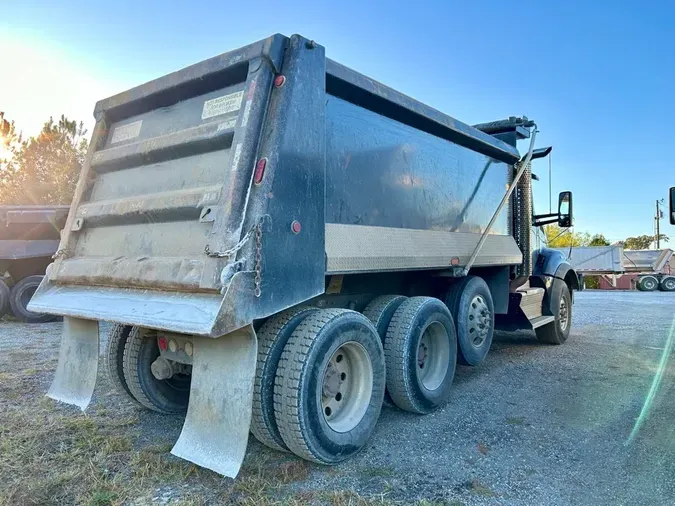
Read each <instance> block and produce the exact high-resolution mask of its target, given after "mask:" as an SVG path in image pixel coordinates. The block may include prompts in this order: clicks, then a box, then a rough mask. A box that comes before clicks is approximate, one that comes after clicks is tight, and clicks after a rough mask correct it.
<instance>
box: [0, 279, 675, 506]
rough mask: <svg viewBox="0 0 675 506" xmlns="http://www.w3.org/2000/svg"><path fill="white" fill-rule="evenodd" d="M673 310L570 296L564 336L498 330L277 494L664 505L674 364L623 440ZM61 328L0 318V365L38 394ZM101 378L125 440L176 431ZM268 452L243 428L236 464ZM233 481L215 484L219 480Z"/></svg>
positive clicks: (672, 462) (153, 496)
mask: <svg viewBox="0 0 675 506" xmlns="http://www.w3.org/2000/svg"><path fill="white" fill-rule="evenodd" d="M674 314H675V293H660V292H656V293H641V292H599V291H585V292H581V293H579V294H577V297H576V301H575V305H574V317H573V318H574V324H573V328H572V334H571V336H570V338H569V340H568V342H567V343H566V344H565V345H563V346H544V345H540V344H538V343H537V342H536V341H535V340H534V338H533V334H532V333H527V332H522V333H498V334H497V335H496V337H495V342H494V344H493V348H492V351H491V354H490V356H489V357H488V359H487V362H485V363H484V364H483V365H481V366H480V367H477V368H467V367H459V368H458V372H457V376H456V378H455V383H454V386H455V388H454V393H453V396H452V399H451V402H450V403H449V404H448V405H447V406H446V407H445V408H443V409H441V410H439V411H437V412H435V413H433V414H430V415H427V416H416V415H412V414H409V413H403V412H401V411H399V410H396V409H393V408H384V409H383V412H382V416H381V418H380V421H379V424H378V426H377V429H376V431H375V435H374V437H373V439H372V441H371V443H370V444H369V445H368V447H367V448H366V449H365V450H364V451H363V452H361V453H360V454H359V455H357V456H356V457H355V458H353V459H351V460H350V461H348V462H346V463H344V464H341V465H339V466H336V467H335V468H324V467H320V466H314V465H309V466H308V467H307V469H308V471H307V472H306V473H304V474H302V476H300V477H299V478H298V479H297V480H292V482H290V483H289V480H287V481H285V482H284V483H285V490H286V491H287V493H292V494H300V495H298V497H305V498H309V499H310V501H309V502H311V498H313V497H319V496H316V495H313V494H315V493H318V492H320V491H326V490H352V491H354V496H353V498H354V501H352V502H344V503H338V502H332V503H331V502H330V501H329V503H330V504H362V503H359V502H358V501H359V500H361V499H360V498H370V500H373V501H374V499H373V498H377V497H384V498H386V500H387V501H399V502H400V503H405V504H407V503H415V502H416V501H417V502H418V504H422V503H420V502H419V501H421V500H426V501H428V502H426V503H424V504H456V505H459V504H466V505H473V504H477V505H478V504H480V505H482V504H513V505H532V504H575V505H577V504H612V505H615V504H664V505H666V504H675V459H674V458H673V450H674V449H675V431H674V430H673V428H672V422H671V421H672V420H674V419H675V399H674V397H672V394H673V393H674V392H675V381H674V380H675V365H673V364H672V363H671V364H667V365H666V366H665V368H664V369H663V372H664V375H663V380H662V382H661V385H660V388H659V390H658V391H657V392H656V395H655V396H654V397H653V402H652V403H651V405H650V409H649V410H648V416H646V418H645V419H644V423H643V424H642V425H641V427H640V430H639V431H638V432H637V435H636V437H635V438H634V439H633V440H629V436H630V434H631V431H632V430H633V428H634V426H635V424H636V421H637V419H638V416H639V415H640V412H641V409H642V408H643V404H644V403H645V400H646V398H647V394H648V392H649V390H650V386H651V385H652V381H653V379H654V376H655V374H656V373H657V371H658V370H659V363H660V360H661V355H662V354H663V349H664V346H665V344H666V340H667V338H668V335H669V331H670V326H671V321H672V319H673V316H674ZM107 328H108V327H107V326H102V336H103V337H104V336H105V333H106V331H107ZM60 329H61V324H60V323H51V324H43V325H32V326H31V325H23V324H19V323H15V322H2V323H1V324H0V374H5V375H9V374H23V375H24V376H26V377H27V378H28V377H30V378H31V381H33V383H34V386H35V389H36V391H40V392H43V391H46V389H47V388H48V386H49V381H50V379H51V371H52V370H53V369H54V368H55V359H56V356H57V352H58V339H59V335H60ZM101 376H104V374H101ZM101 379H102V381H101V382H100V383H99V387H98V390H97V394H96V397H95V400H94V403H93V406H92V407H91V408H90V409H91V410H94V411H95V412H96V411H98V412H102V411H105V412H112V413H116V414H118V413H120V412H122V413H124V414H125V415H126V414H128V413H133V414H134V416H135V417H136V420H137V424H134V429H133V430H134V434H135V440H134V441H135V443H134V444H135V445H136V447H140V448H142V447H143V445H147V444H156V443H157V442H165V443H166V442H172V441H174V440H175V439H176V438H177V437H178V434H179V432H180V428H181V424H182V420H181V418H180V417H165V416H160V415H157V414H155V413H151V412H149V411H144V410H141V409H139V408H137V407H135V406H134V405H132V404H131V403H129V402H127V401H126V399H124V398H123V397H122V396H119V395H118V394H116V393H115V392H112V391H111V388H110V383H109V382H107V381H106V380H105V378H101ZM8 395H9V394H6V393H5V392H4V391H3V390H2V389H0V403H3V402H5V403H8V402H9V403H11V402H19V403H20V402H21V399H18V400H16V401H14V400H12V399H10V398H9V397H8ZM3 396H5V398H4V399H3V398H2V397H3ZM26 408H27V409H29V406H26ZM53 409H54V410H58V411H59V412H63V413H65V414H70V413H75V411H69V408H68V407H65V406H55V407H53ZM1 426H2V414H0V427H1ZM266 452H267V451H266V450H265V449H263V447H262V446H261V445H260V444H258V443H257V442H255V441H254V440H253V438H251V442H250V444H249V453H248V456H247V460H248V461H251V459H253V460H255V459H256V457H257V456H259V455H262V454H265V455H268V454H269V452H267V453H266ZM1 458H2V457H0V459H1ZM283 458H284V459H286V461H288V459H291V460H292V459H293V457H283ZM249 467H250V466H249ZM201 476H203V474H198V475H197V476H196V478H194V477H193V479H190V480H188V481H187V482H186V483H180V484H173V483H166V484H162V486H161V487H159V488H158V487H157V486H155V485H153V486H152V488H149V489H148V490H147V494H145V495H143V497H144V498H145V499H142V498H141V499H142V500H141V499H139V501H140V502H138V504H141V503H143V504H147V503H167V502H169V503H170V502H171V499H172V498H173V497H174V496H175V497H177V496H178V495H180V494H177V492H176V490H177V489H180V487H188V488H189V489H190V491H191V493H197V494H198V495H199V497H200V498H201V499H200V501H202V502H199V504H211V503H213V504H216V503H220V502H221V501H225V500H224V499H222V496H219V495H218V493H219V492H218V491H217V490H216V491H214V488H213V487H212V485H211V483H212V481H213V479H212V477H210V479H211V481H210V482H208V483H207V481H205V480H202V478H201ZM235 483H236V482H235ZM231 485H232V482H231V480H229V481H228V480H221V482H219V484H218V487H227V486H231ZM181 490H182V489H181ZM289 490H290V492H289ZM1 492H2V490H1V488H0V495H1ZM218 497H221V499H218ZM0 499H1V497H0ZM0 504H2V500H0ZM134 504H136V502H134ZM190 504H192V503H190ZM195 504H197V503H195ZM270 504H271V503H270ZM363 504H365V503H363ZM368 504H380V502H372V503H370V502H369V503H368ZM382 504H385V503H384V499H382Z"/></svg>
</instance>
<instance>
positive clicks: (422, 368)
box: [417, 322, 450, 390]
mask: <svg viewBox="0 0 675 506" xmlns="http://www.w3.org/2000/svg"><path fill="white" fill-rule="evenodd" d="M449 365H450V343H449V340H448V333H447V331H446V330H445V327H444V326H443V324H441V323H440V322H431V323H430V324H429V325H427V327H426V328H425V329H424V332H422V337H421V338H420V344H419V345H418V347H417V377H418V379H419V381H420V383H422V385H423V386H424V388H426V389H427V390H436V389H437V388H438V387H440V386H441V384H442V383H443V380H444V379H445V376H446V374H447V372H448V366H449Z"/></svg>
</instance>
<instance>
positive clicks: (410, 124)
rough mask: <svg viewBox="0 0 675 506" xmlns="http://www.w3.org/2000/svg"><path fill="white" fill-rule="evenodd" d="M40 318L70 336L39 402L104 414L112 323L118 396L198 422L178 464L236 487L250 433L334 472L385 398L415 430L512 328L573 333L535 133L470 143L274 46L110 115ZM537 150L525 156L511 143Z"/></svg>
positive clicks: (563, 221)
mask: <svg viewBox="0 0 675 506" xmlns="http://www.w3.org/2000/svg"><path fill="white" fill-rule="evenodd" d="M94 116H95V118H96V126H95V128H94V132H93V136H92V139H91V145H90V148H89V151H88V154H87V157H86V161H85V163H84V165H83V168H82V173H81V175H80V178H79V182H78V185H77V189H76V192H75V196H74V199H73V202H72V206H71V208H70V213H69V216H68V221H67V223H66V226H65V228H64V232H63V235H62V238H61V242H60V245H59V250H58V251H57V253H56V255H55V257H56V258H55V260H54V262H53V263H52V264H51V265H50V266H49V268H48V269H47V275H46V277H45V279H44V281H43V282H42V284H41V285H40V287H39V289H38V291H37V292H36V293H35V295H34V297H33V299H32V301H31V303H30V306H29V307H30V308H31V309H32V310H33V311H40V312H46V313H50V314H56V315H61V316H63V317H64V323H63V335H62V339H61V348H60V352H59V362H58V365H57V370H56V374H55V377H54V380H53V383H52V385H51V387H50V389H49V392H48V395H49V396H50V397H52V398H53V399H56V400H59V401H63V402H66V403H70V404H74V405H77V406H79V407H81V408H82V409H84V408H86V406H87V405H88V404H89V402H90V400H91V396H92V393H93V391H94V385H95V383H96V376H97V367H98V357H99V327H98V322H99V321H100V320H107V321H111V322H114V323H115V326H114V328H113V330H112V332H111V335H110V337H109V339H108V344H107V348H106V350H105V356H106V358H107V360H106V361H105V363H106V368H107V370H108V372H109V374H110V376H111V377H112V379H113V382H114V383H115V384H116V385H117V388H118V390H119V392H121V393H122V394H123V395H124V396H127V397H129V398H130V399H133V400H134V401H135V402H137V403H138V404H140V405H141V406H144V407H146V408H148V409H151V410H155V411H158V412H160V413H179V412H186V417H185V422H184V425H183V429H182V431H181V434H180V436H179V438H178V440H177V442H176V443H175V445H174V447H173V449H172V453H173V454H174V455H177V456H179V457H182V458H184V459H187V460H189V461H192V462H194V463H196V464H198V465H200V466H203V467H206V468H209V469H212V470H214V471H216V472H218V473H221V474H223V475H226V476H235V475H236V474H237V473H238V471H239V467H240V465H241V462H242V459H243V457H244V453H245V451H246V444H247V440H248V435H249V431H250V432H252V433H253V435H254V436H255V437H256V438H257V439H258V440H260V441H261V442H262V443H264V444H265V445H268V446H269V447H271V448H275V449H278V450H282V451H291V452H293V453H295V454H296V455H298V456H300V457H302V458H304V459H307V460H310V461H313V462H318V463H322V464H334V463H336V462H339V461H342V460H344V459H347V458H349V457H350V456H352V455H354V454H355V453H356V452H358V451H359V450H360V449H361V448H363V446H364V445H365V444H366V443H367V441H368V439H369V438H370V436H371V435H372V433H373V429H374V427H375V424H376V422H377V419H378V417H379V415H380V410H381V406H382V403H383V399H384V398H385V394H386V396H387V397H388V399H390V401H391V402H392V403H393V404H394V405H396V406H398V407H399V408H400V409H403V410H405V411H409V412H412V413H418V414H424V413H429V412H431V411H433V410H434V409H436V408H438V407H439V406H441V405H443V404H444V403H446V402H447V401H448V399H449V396H450V394H451V392H452V381H453V376H454V374H455V369H456V364H457V363H459V364H463V365H467V366H478V365H479V364H480V363H481V362H482V361H483V360H484V359H485V358H486V356H487V354H488V351H489V349H490V345H491V342H492V338H493V332H494V329H495V327H496V326H497V325H505V326H507V327H508V326H510V327H511V328H527V329H535V332H536V336H537V338H538V339H539V340H540V341H542V342H543V343H552V344H562V343H563V342H565V340H566V339H567V336H568V335H569V332H570V325H571V318H572V292H573V290H576V289H577V288H578V282H577V276H576V273H575V272H574V270H573V269H572V268H571V266H570V265H569V264H568V263H567V262H566V260H565V258H564V257H563V256H562V255H560V254H559V253H557V252H554V251H551V250H546V249H543V248H542V249H538V250H537V251H533V247H532V244H533V241H532V239H531V232H532V226H533V224H542V223H546V222H557V223H559V224H560V225H561V226H570V225H571V222H572V195H571V193H570V192H563V193H562V194H561V195H560V202H559V212H558V213H549V214H548V215H533V213H532V192H531V162H532V160H534V159H536V158H538V157H541V156H544V155H545V154H546V153H547V152H548V151H549V149H547V148H543V149H535V142H534V140H535V138H536V125H535V124H534V122H533V121H532V120H529V119H527V118H524V117H523V118H517V117H511V118H508V119H506V120H500V121H494V122H490V123H485V124H481V125H476V126H469V125H467V124H464V123H462V122H460V121H457V120H455V119H453V118H451V117H450V116H447V115H445V114H443V113H441V112H439V111H437V110H434V109H432V108H431V107H428V106H426V105H424V104H423V103H421V102H418V101H417V100H414V99H412V98H410V97H408V96H406V95H403V94H402V93H399V92H397V91H395V90H394V89H392V88H390V87H387V86H385V85H383V84H381V83H379V82H377V81H374V80H372V79H370V78H368V77H366V76H364V75H362V74H360V73H358V72H355V71H354V70H351V69H349V68H347V67H345V66H342V65H340V64H338V63H336V62H334V61H332V60H330V59H327V58H326V56H325V50H324V48H323V47H322V46H321V45H319V44H317V43H316V42H314V41H312V40H309V39H306V38H303V37H301V36H298V35H294V36H292V37H285V36H282V35H274V36H272V37H270V38H267V39H265V40H262V41H260V42H257V43H254V44H251V45H248V46H246V47H243V48H241V49H238V50H235V51H231V52H227V53H224V54H221V55H220V56H216V57H214V58H211V59H209V60H206V61H203V62H201V63H197V64H195V65H192V66H190V67H187V68H185V69H183V70H180V71H178V72H175V73H173V74H169V75H167V76H164V77H161V78H159V79H157V80H155V81H151V82H149V83H147V84H144V85H141V86H139V87H137V88H133V89H131V90H129V91H126V92H124V93H121V94H119V95H115V96H113V97H111V98H108V99H105V100H102V101H100V102H99V103H98V104H97V105H96V107H95V110H94ZM528 138H529V144H528V146H529V147H527V148H526V151H525V154H524V155H523V156H521V154H520V153H519V151H518V149H517V146H516V144H517V142H518V141H519V140H526V139H528Z"/></svg>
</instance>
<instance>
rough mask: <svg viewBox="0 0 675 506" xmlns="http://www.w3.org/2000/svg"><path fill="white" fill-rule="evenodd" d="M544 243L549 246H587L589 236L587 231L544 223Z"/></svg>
mask: <svg viewBox="0 0 675 506" xmlns="http://www.w3.org/2000/svg"><path fill="white" fill-rule="evenodd" d="M544 233H545V234H546V244H547V245H548V247H549V248H568V247H570V246H588V245H589V243H590V242H591V236H590V235H589V234H588V233H587V232H573V231H572V230H571V229H569V228H560V227H559V226H558V225H546V226H545V227H544Z"/></svg>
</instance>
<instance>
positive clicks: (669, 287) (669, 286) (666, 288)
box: [659, 276, 675, 292]
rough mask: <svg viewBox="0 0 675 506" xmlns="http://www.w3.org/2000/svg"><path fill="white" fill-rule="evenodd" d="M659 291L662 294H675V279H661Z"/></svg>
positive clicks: (666, 277) (668, 277)
mask: <svg viewBox="0 0 675 506" xmlns="http://www.w3.org/2000/svg"><path fill="white" fill-rule="evenodd" d="M659 290H661V291H662V292H675V277H673V276H665V277H663V278H661V282H660V283H659Z"/></svg>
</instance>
